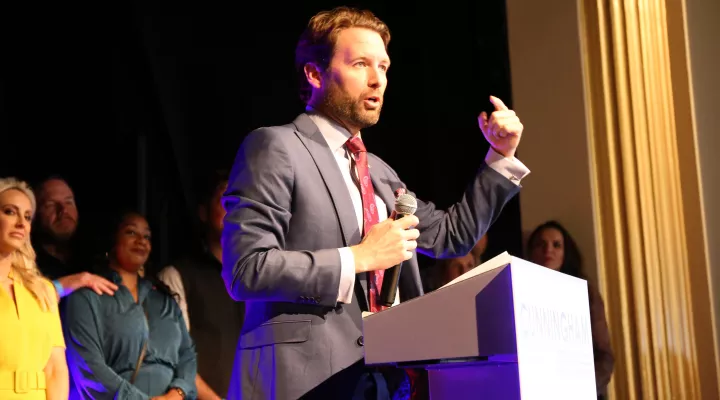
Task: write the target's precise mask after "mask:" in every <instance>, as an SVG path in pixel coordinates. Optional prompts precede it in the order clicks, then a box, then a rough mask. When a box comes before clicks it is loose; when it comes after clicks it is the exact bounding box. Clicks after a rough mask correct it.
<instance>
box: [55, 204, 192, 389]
mask: <svg viewBox="0 0 720 400" xmlns="http://www.w3.org/2000/svg"><path fill="white" fill-rule="evenodd" d="M109 231H110V232H109V234H108V245H107V247H106V248H107V249H108V252H107V268H106V271H107V273H106V277H107V278H108V279H109V280H111V281H112V282H114V283H115V284H117V285H118V286H119V289H118V290H117V292H116V293H115V296H100V295H98V294H97V293H95V292H94V291H93V290H90V289H87V288H86V289H80V290H78V291H76V292H75V293H73V294H71V295H70V296H69V297H68V298H67V302H66V304H65V307H66V308H65V310H64V311H65V312H64V321H63V322H64V324H63V325H64V328H65V337H66V338H67V343H68V351H67V354H68V366H69V369H70V375H71V377H72V383H73V385H72V386H73V390H71V394H70V398H71V399H100V398H102V399H109V398H113V399H149V398H157V399H164V400H170V399H183V398H186V397H187V398H195V397H196V396H197V393H196V389H195V374H196V356H195V348H194V345H193V343H192V339H191V338H190V335H189V334H188V331H187V328H186V325H185V320H184V319H183V316H182V312H181V311H180V307H179V306H178V305H177V302H176V301H175V299H174V298H173V297H172V295H171V293H170V291H169V289H168V288H167V287H166V286H165V285H164V284H162V283H161V282H159V281H157V282H155V281H150V280H148V279H145V278H141V277H139V276H138V270H139V269H140V267H141V266H143V265H144V264H145V263H146V262H147V260H148V256H149V255H150V250H151V240H150V228H149V226H148V223H147V220H146V219H145V218H144V217H142V216H141V215H139V214H137V213H134V212H127V213H124V214H122V215H121V217H120V218H119V219H118V220H116V221H113V223H112V224H111V228H110V229H109Z"/></svg>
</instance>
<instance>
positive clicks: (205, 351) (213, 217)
mask: <svg viewBox="0 0 720 400" xmlns="http://www.w3.org/2000/svg"><path fill="white" fill-rule="evenodd" d="M227 181H228V176H227V173H226V172H224V171H217V172H215V173H214V174H213V176H211V177H210V179H208V180H207V182H206V183H205V186H206V187H205V188H204V189H203V190H202V191H201V193H200V202H199V205H198V217H199V219H200V222H201V225H202V231H203V239H202V247H201V249H200V250H199V251H194V252H191V253H190V254H187V255H186V256H185V257H183V258H181V259H179V260H177V261H175V262H174V263H173V265H171V266H168V267H166V268H164V269H163V270H162V271H160V274H159V278H160V279H161V280H163V281H164V282H165V283H166V284H167V285H168V286H169V287H170V290H172V291H173V292H174V293H176V294H177V299H178V303H179V304H180V308H181V309H182V311H183V315H184V316H185V322H186V323H187V326H188V330H189V331H191V333H192V337H193V340H194V342H195V346H196V348H197V354H198V375H197V378H196V380H195V383H196V384H197V389H198V399H200V400H219V399H220V398H222V397H225V396H227V392H228V389H229V387H230V380H231V379H232V370H233V359H234V357H235V348H236V347H237V342H238V337H239V336H240V331H241V330H242V324H243V317H244V314H245V304H244V303H241V302H235V301H234V300H233V299H232V298H230V295H228V293H227V289H225V283H224V282H223V279H222V276H221V275H220V272H221V271H222V248H221V246H220V237H221V235H222V229H223V218H224V217H225V209H224V208H223V206H222V203H221V197H222V194H223V192H225V189H226V188H227ZM191 316H192V319H191V318H190V317H191ZM191 321H192V322H191ZM191 326H192V329H191Z"/></svg>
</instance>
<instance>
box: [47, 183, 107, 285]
mask: <svg viewBox="0 0 720 400" xmlns="http://www.w3.org/2000/svg"><path fill="white" fill-rule="evenodd" d="M36 193H37V201H38V210H37V218H36V219H35V232H36V235H35V237H34V241H35V248H36V249H37V265H38V268H39V269H40V271H41V272H42V273H43V275H45V276H47V277H48V278H49V279H51V280H53V284H54V285H55V289H56V291H57V293H58V295H59V296H60V297H61V298H63V297H65V296H67V295H69V294H70V293H72V292H74V291H75V290H77V289H80V288H83V287H88V288H91V289H92V290H94V291H95V292H96V293H98V294H108V295H112V294H113V293H114V292H115V290H117V286H116V285H115V284H113V283H112V282H110V281H108V280H107V279H105V278H103V277H101V276H98V275H95V274H91V273H89V272H87V270H88V267H89V265H83V264H89V261H83V260H82V259H81V258H80V256H79V254H78V251H77V248H76V247H77V240H76V236H77V235H76V232H77V226H78V209H77V204H76V203H75V194H74V193H73V191H72V189H71V188H70V186H69V185H68V184H67V182H66V181H65V180H64V179H62V178H60V177H57V176H52V177H50V178H47V179H45V180H43V181H41V182H40V183H39V184H37V185H36Z"/></svg>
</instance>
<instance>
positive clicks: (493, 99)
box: [490, 96, 508, 111]
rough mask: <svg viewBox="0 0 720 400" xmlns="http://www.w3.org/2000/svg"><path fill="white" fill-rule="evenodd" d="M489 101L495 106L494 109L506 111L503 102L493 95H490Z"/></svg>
mask: <svg viewBox="0 0 720 400" xmlns="http://www.w3.org/2000/svg"><path fill="white" fill-rule="evenodd" d="M490 102H491V103H493V105H494V106H495V111H506V110H508V108H507V106H506V105H505V103H503V101H502V100H500V99H499V98H497V97H495V96H490Z"/></svg>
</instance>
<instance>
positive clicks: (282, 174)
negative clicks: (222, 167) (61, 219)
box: [222, 7, 529, 400]
mask: <svg viewBox="0 0 720 400" xmlns="http://www.w3.org/2000/svg"><path fill="white" fill-rule="evenodd" d="M389 40H390V33H389V31H388V28H387V26H386V25H385V24H384V23H383V22H382V21H380V20H379V19H377V18H376V17H375V16H374V15H373V14H372V13H370V12H368V11H358V10H355V9H349V8H344V7H343V8H336V9H334V10H332V11H326V12H321V13H319V14H317V15H316V16H315V17H313V18H312V19H311V20H310V22H309V24H308V27H307V29H306V31H305V32H304V33H303V35H302V37H301V38H300V41H299V43H298V45H297V48H296V66H297V67H298V71H299V72H300V75H301V83H302V89H303V90H302V96H303V99H304V100H305V102H306V104H307V109H306V112H305V113H303V114H301V115H300V116H298V117H297V118H296V119H295V121H293V122H292V123H290V124H287V125H283V126H274V127H267V128H260V129H257V130H255V131H253V132H252V133H250V134H249V135H248V136H247V137H246V139H245V140H244V142H243V144H242V146H241V147H240V150H239V151H238V154H237V158H236V160H235V164H234V166H233V170H232V173H231V177H230V181H229V184H228V189H227V192H226V193H225V196H224V198H223V200H224V203H225V207H226V209H227V216H226V217H225V224H224V232H223V270H222V275H223V279H224V280H225V286H226V287H227V290H228V292H229V293H230V295H231V296H232V297H233V298H234V299H235V300H238V301H245V302H246V307H247V308H246V316H245V325H244V326H243V330H242V333H241V337H240V340H239V343H238V348H237V354H236V359H235V366H234V373H233V374H234V382H233V383H232V385H231V389H230V393H229V395H228V398H230V399H244V400H251V399H297V398H301V397H302V398H325V399H330V398H331V399H350V398H353V399H366V398H375V399H383V398H390V396H391V395H392V392H393V391H394V390H395V389H396V388H397V387H398V385H397V382H396V381H395V379H394V378H393V377H391V376H390V375H388V374H383V373H381V372H380V371H379V370H377V369H373V368H368V367H366V366H364V364H363V337H362V312H363V311H378V310H381V308H379V307H378V302H377V301H376V299H375V296H377V294H378V288H379V287H381V286H379V285H380V280H381V279H382V272H381V271H383V270H385V269H387V268H389V267H392V266H394V265H396V264H398V263H400V262H403V261H404V264H403V268H402V273H401V275H400V283H399V297H400V299H399V300H402V301H406V300H409V299H412V298H414V297H418V296H421V295H422V294H423V290H422V284H421V281H420V274H419V271H418V266H417V258H416V256H415V249H416V248H417V249H418V250H419V251H422V252H423V254H427V255H430V256H434V257H453V256H460V255H464V254H467V253H468V251H470V249H471V248H472V247H473V245H474V244H475V243H476V242H477V241H478V240H479V239H480V237H481V236H482V235H483V234H484V233H485V232H486V231H487V229H488V227H489V226H490V224H491V223H492V222H493V221H494V220H495V219H496V218H497V216H498V215H499V213H500V211H501V210H502V208H503V206H504V205H505V204H506V203H507V201H508V200H509V199H511V198H512V197H513V196H514V195H515V194H517V193H518V191H519V190H520V189H519V182H520V179H522V178H523V177H524V176H525V175H527V174H528V173H529V171H528V170H527V168H526V167H525V166H524V165H522V163H520V162H519V161H518V160H517V159H515V157H514V154H515V150H516V148H517V145H518V143H519V141H520V136H521V134H522V129H523V127H522V124H521V123H520V120H519V119H518V118H517V116H516V115H515V113H514V112H513V111H511V110H508V109H507V107H505V105H504V104H503V103H502V101H500V99H497V98H494V97H491V101H492V102H493V104H495V107H496V111H495V112H493V113H492V115H491V116H487V115H486V114H485V113H483V114H481V115H480V117H479V118H478V121H479V124H480V128H481V130H482V132H483V134H484V135H485V137H486V138H487V140H488V141H489V142H490V144H491V147H492V149H491V150H490V152H489V153H488V155H487V157H486V159H485V164H484V165H483V166H482V167H481V168H480V170H479V172H478V174H477V176H476V177H475V179H474V180H473V182H472V183H471V184H470V185H469V186H468V188H467V191H466V192H465V195H464V196H463V198H462V200H461V201H460V202H458V203H457V204H455V205H454V206H452V207H451V208H450V209H449V210H448V211H441V210H437V209H435V207H434V205H433V204H432V203H426V202H423V201H420V200H418V208H417V212H416V213H415V216H409V217H405V218H401V219H399V220H397V221H395V220H393V218H392V212H391V208H392V207H393V203H394V196H393V193H394V192H395V191H396V190H398V189H405V185H404V184H403V183H402V181H401V180H400V178H398V176H397V174H396V173H395V171H393V170H392V168H390V167H389V166H388V165H387V164H385V163H384V162H383V161H382V160H381V159H379V158H378V157H376V156H374V155H373V154H370V153H367V151H366V150H365V148H364V145H363V144H362V140H361V136H360V130H361V129H364V128H367V127H369V126H372V125H374V124H375V123H377V121H378V119H379V117H380V109H381V107H382V104H383V94H384V91H385V88H386V85H387V77H386V72H387V69H388V67H389V65H390V60H389V57H388V55H387V52H386V49H387V44H388V42H389ZM412 227H414V229H413V228H412Z"/></svg>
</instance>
